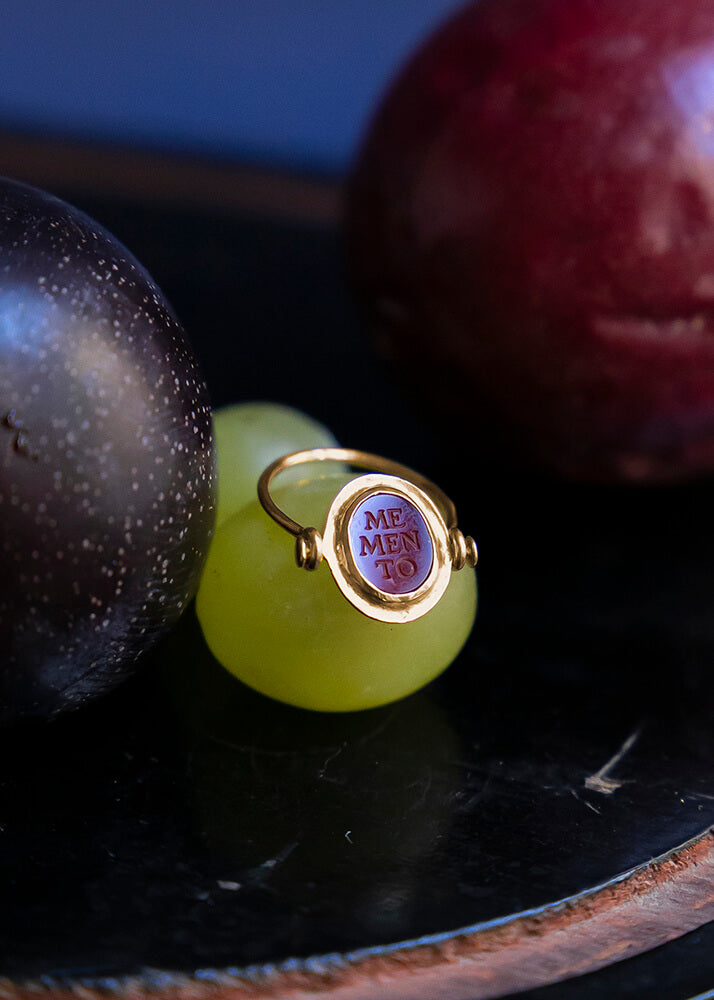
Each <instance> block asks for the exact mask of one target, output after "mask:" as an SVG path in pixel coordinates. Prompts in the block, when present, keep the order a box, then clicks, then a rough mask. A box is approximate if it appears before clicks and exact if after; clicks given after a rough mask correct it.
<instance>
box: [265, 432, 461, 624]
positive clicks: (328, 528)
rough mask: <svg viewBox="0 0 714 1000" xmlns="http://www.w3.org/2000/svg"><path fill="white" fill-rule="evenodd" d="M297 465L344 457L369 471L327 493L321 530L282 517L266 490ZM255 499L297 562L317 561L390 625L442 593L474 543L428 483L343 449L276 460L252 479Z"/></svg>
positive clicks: (351, 597) (358, 603)
mask: <svg viewBox="0 0 714 1000" xmlns="http://www.w3.org/2000/svg"><path fill="white" fill-rule="evenodd" d="M303 462H344V463H347V464H348V465H351V466H354V467H355V468H358V469H370V470H372V471H371V473H370V474H369V475H366V476H358V477H357V478H355V479H353V480H352V481H351V482H349V483H347V485H346V486H344V487H343V488H342V489H341V490H340V491H339V493H338V494H337V495H336V496H335V498H334V500H333V501H332V504H331V505H330V509H329V511H328V513H327V518H326V521H325V526H324V528H323V530H322V532H319V531H318V530H317V528H315V527H303V526H302V525H300V524H298V523H297V521H294V520H293V519H292V518H291V517H288V515H287V514H285V513H284V512H283V511H282V510H280V508H279V507H278V506H277V504H276V503H275V501H274V500H273V498H272V496H271V495H270V485H271V483H272V481H273V479H275V477H276V476H277V475H278V474H279V473H280V472H283V471H284V470H285V469H290V468H292V467H293V466H295V465H301V464H302V463H303ZM258 499H259V500H260V502H261V504H262V506H263V509H264V510H265V512H266V513H267V514H269V515H270V517H272V519H273V520H274V521H275V522H276V523H277V524H279V525H280V527H281V528H284V529H285V530H286V531H288V532H290V534H291V535H294V536H295V558H296V560H297V564H298V566H300V567H302V568H304V569H308V570H314V569H316V568H317V566H318V565H319V564H320V562H321V561H322V560H323V559H324V560H325V562H327V564H328V566H329V567H330V571H331V573H332V575H333V577H334V579H335V582H336V584H337V586H338V587H339V588H340V590H341V591H342V593H343V594H344V596H345V597H346V598H347V600H348V601H349V602H350V603H351V604H353V605H354V606H355V607H356V608H357V610H358V611H361V612H362V614H365V615H367V616H368V617H369V618H374V619H376V620H377V621H382V622H390V623H392V624H395V623H396V624H398V623H405V622H410V621H414V620H415V619H417V618H421V616H422V615H425V614H426V613H427V612H428V611H430V610H431V609H432V608H433V607H434V606H435V605H436V604H437V602H438V601H439V600H440V598H441V597H442V596H443V594H444V592H445V590H446V588H447V586H448V583H449V579H450V577H451V571H452V570H459V569H462V568H463V567H464V566H465V565H466V564H468V565H469V566H475V565H476V562H477V559H478V553H477V549H476V543H475V542H474V540H473V538H471V537H470V536H464V535H463V534H462V533H461V531H460V530H459V528H458V526H457V517H456V508H455V507H454V504H453V503H452V502H451V500H450V499H449V498H448V497H447V496H446V495H445V494H444V493H443V492H442V491H441V490H440V489H439V488H438V486H435V485H434V483H432V482H430V480H428V479H425V478H424V476H421V475H419V473H417V472H414V470H413V469H409V468H407V466H405V465H399V464H398V463H397V462H392V461H390V460H389V459H386V458H380V456H379V455H370V454H368V453H366V452H363V451H355V450H353V449H350V448H313V449H311V450H307V451H295V452H292V453H291V454H289V455H283V457H282V458H278V459H276V461H275V462H273V463H272V464H271V465H269V466H268V468H267V469H266V470H265V471H264V472H263V474H262V475H261V477H260V479H259V480H258Z"/></svg>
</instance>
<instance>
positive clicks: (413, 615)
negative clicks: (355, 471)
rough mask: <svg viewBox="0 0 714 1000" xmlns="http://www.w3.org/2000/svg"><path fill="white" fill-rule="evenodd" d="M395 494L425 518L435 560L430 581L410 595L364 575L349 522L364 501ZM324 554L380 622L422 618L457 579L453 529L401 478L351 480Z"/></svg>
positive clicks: (330, 516)
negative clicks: (392, 591)
mask: <svg viewBox="0 0 714 1000" xmlns="http://www.w3.org/2000/svg"><path fill="white" fill-rule="evenodd" d="M375 493H391V494H394V495H396V496H398V497H402V498H404V499H405V500H408V501H409V503H411V504H413V505H414V506H415V507H416V509H417V510H418V511H419V513H420V514H421V516H422V517H423V518H424V522H425V524H426V527H427V531H428V532H429V537H430V540H431V544H432V551H433V558H432V563H431V568H430V570H429V573H428V575H427V577H426V579H425V580H424V581H423V582H422V583H421V584H420V585H419V586H418V587H417V588H416V589H415V590H413V591H410V592H409V593H407V594H388V593H386V592H385V591H383V590H380V589H379V588H378V587H376V586H374V584H372V583H370V581H369V580H367V579H365V577H364V576H362V573H361V572H360V570H359V569H358V567H357V564H356V562H355V560H354V556H353V554H352V549H351V546H350V541H349V524H350V519H351V517H352V515H353V514H354V513H355V511H356V510H357V507H358V506H359V505H360V504H361V503H362V501H363V500H365V499H367V498H368V497H370V496H372V495H373V494H375ZM323 556H324V559H325V560H326V562H327V564H328V566H329V567H330V572H331V573H332V576H333V577H334V579H335V583H336V584H337V586H338V587H339V588H340V590H341V591H342V593H343V594H344V596H345V597H346V598H347V600H348V601H349V602H350V603H351V604H353V605H354V607H355V608H357V610H358V611H361V612H362V614H364V615H367V616H368V617H369V618H374V619H376V620H377V621H382V622H388V623H391V624H396V623H398V624H404V623H406V622H410V621H415V620H416V619H417V618H421V617H422V616H423V615H425V614H426V613H427V612H428V611H431V609H432V608H433V607H434V606H435V605H436V604H437V603H438V601H439V600H440V599H441V597H442V596H443V594H444V591H445V590H446V588H447V587H448V585H449V580H450V578H451V553H450V547H449V532H448V529H447V527H446V522H445V521H444V517H443V515H442V513H441V511H440V510H439V508H438V507H437V506H436V504H435V503H434V501H433V500H432V499H431V497H429V496H428V495H427V494H426V493H424V492H423V490H420V489H419V487H417V486H415V485H414V484H413V483H410V482H408V481H407V480H404V479H400V478H398V477H397V476H388V475H379V474H374V473H372V474H369V475H366V476H359V477H358V478H357V479H353V480H351V482H349V483H347V485H346V486H344V487H343V488H342V489H341V490H340V492H339V493H338V494H337V496H336V497H335V498H334V500H333V501H332V504H331V505H330V509H329V511H328V512H327V519H326V523H325V530H324V532H323Z"/></svg>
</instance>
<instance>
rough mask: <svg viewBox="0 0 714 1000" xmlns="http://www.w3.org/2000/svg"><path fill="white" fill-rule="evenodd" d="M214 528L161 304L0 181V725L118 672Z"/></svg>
mask: <svg viewBox="0 0 714 1000" xmlns="http://www.w3.org/2000/svg"><path fill="white" fill-rule="evenodd" d="M213 517H214V457H213V446H212V438H211V416H210V408H209V402H208V397H207V391H206V387H205V384H204V382H203V379H202V377H201V374H200V372H199V370H198V367H197V364H196V360H195V357H194V355H193V352H192V350H191V348H190V346H189V344H188V342H187V340H186V337H185V335H184V333H183V330H182V329H181V327H180V325H179V323H178V321H177V320H176V318H175V316H174V314H173V312H172V311H171V308H170V306H169V305H168V303H167V302H166V300H165V299H164V297H163V296H162V294H161V292H160V291H159V290H158V288H157V287H156V285H155V284H153V282H152V280H151V278H150V277H149V275H148V274H147V273H146V271H145V270H144V269H143V268H142V267H141V265H140V264H139V263H138V262H137V261H136V260H135V259H134V258H133V257H132V256H131V254H129V253H128V252H127V250H126V249H125V248H124V247H123V246H121V245H120V244H119V243H118V241H117V240H115V239H114V238H113V237H112V236H111V235H110V234H109V233H107V232H106V231H105V230H104V229H102V228H101V226H99V225H97V223H95V222H93V221H92V220H91V219H90V218H88V217H87V216H86V215H84V214H83V213H81V212H79V211H77V210H76V209H74V208H72V207H71V206H69V205H67V204H65V203H64V202H62V201H59V200H58V199H56V198H53V197H51V196H50V195H48V194H45V193H43V192H40V191H37V190H35V189H33V188H29V187H26V186H24V185H21V184H18V183H15V182H13V181H10V180H0V720H1V721H3V722H7V721H8V720H11V719H13V718H17V717H22V716H42V715H53V714H55V713H57V712H59V711H61V710H63V709H66V708H72V707H76V706H78V705H80V704H81V703H82V702H84V701H85V700H86V699H88V698H90V697H93V696H95V695H98V694H100V693H102V692H103V691H106V690H107V689H109V688H111V687H112V686H114V685H115V684H116V683H117V682H118V681H119V680H121V679H122V678H123V677H125V676H126V675H128V674H129V673H130V672H131V671H133V670H134V669H135V667H136V664H137V658H138V657H139V656H140V655H141V654H142V653H143V652H144V651H145V650H146V649H147V648H148V647H149V646H150V645H151V644H152V642H153V641H154V640H155V639H156V638H157V637H158V636H159V635H160V634H161V633H162V632H164V631H165V630H166V629H167V628H168V627H169V626H170V625H171V624H172V623H174V622H175V621H176V620H177V619H178V617H179V615H180V614H181V611H182V610H183V608H184V607H185V606H186V604H187V602H188V601H189V600H190V598H191V597H192V595H193V593H194V592H195V590H196V587H197V585H198V578H199V575H200V571H201V568H202V565H203V562H204V558H205V555H206V553H207V548H208V543H209V539H210V535H211V532H212V526H213Z"/></svg>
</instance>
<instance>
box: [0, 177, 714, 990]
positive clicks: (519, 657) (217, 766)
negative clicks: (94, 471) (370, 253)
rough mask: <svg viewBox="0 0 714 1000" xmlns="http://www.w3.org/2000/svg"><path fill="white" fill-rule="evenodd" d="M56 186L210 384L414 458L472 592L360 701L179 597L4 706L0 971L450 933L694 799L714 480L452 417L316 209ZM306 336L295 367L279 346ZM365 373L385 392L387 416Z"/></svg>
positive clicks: (561, 890)
mask: <svg viewBox="0 0 714 1000" xmlns="http://www.w3.org/2000/svg"><path fill="white" fill-rule="evenodd" d="M74 200H75V201H78V198H77V196H76V194H75V195H74ZM80 207H82V208H84V209H85V210H87V211H89V212H90V213H91V214H93V215H94V216H95V217H97V218H98V219H99V220H100V221H101V222H102V223H103V224H104V225H106V226H107V227H108V228H109V229H111V230H113V231H114V232H115V233H116V234H117V235H118V236H119V237H120V238H121V239H123V240H124V241H125V242H126V243H127V244H128V245H129V246H130V247H131V249H132V250H133V252H134V253H135V254H136V255H137V256H138V257H139V258H140V259H141V260H142V262H143V263H144V264H145V265H146V266H147V267H148V269H149V270H150V271H151V272H152V273H153V275H154V277H155V278H156V279H157V281H158V282H159V284H160V285H161V286H162V287H163V290H164V291H165V293H166V294H167V296H168V297H169V299H170V300H171V301H172V302H173V304H174V306H175V308H176V310H177V312H178V314H179V316H180V317H181V319H182V321H183V322H184V324H185V326H186V328H187V330H188V332H189V335H190V336H191V338H192V340H193V342H194V346H195V348H196V351H197V353H198V355H199V357H200V359H201V360H202V362H203V365H204V368H205V371H206V375H207V379H208V383H209V387H210V388H211V391H212V393H213V398H214V402H215V403H216V404H222V403H226V402H229V401H233V400H238V399H246V398H273V399H279V400H281V401H285V402H289V403H293V404H295V405H297V406H300V407H302V408H304V409H306V410H308V411H309V412H311V413H312V414H313V415H315V416H317V417H319V418H320V419H322V420H323V421H325V422H326V423H327V424H328V425H330V426H331V427H332V429H333V430H334V431H335V433H336V434H337V436H338V438H339V439H340V440H341V441H342V442H343V443H344V444H345V445H349V446H355V447H360V448H365V449H367V450H375V451H379V452H382V453H387V454H389V455H390V456H391V457H393V458H395V459H398V460H402V461H405V462H409V463H411V464H413V465H416V466H418V467H419V468H420V469H421V470H422V471H423V472H424V473H426V474H427V475H429V476H431V477H432V478H434V479H435V480H436V481H437V482H439V484H440V485H441V486H443V487H444V489H445V490H446V491H447V492H449V493H450V495H451V496H452V497H453V499H454V500H455V501H456V503H457V506H458V507H459V512H460V523H461V524H462V526H463V527H464V528H466V529H467V530H470V531H471V530H472V531H473V533H474V534H475V535H476V536H477V539H478V541H479V544H480V550H481V565H480V568H479V586H480V591H481V607H480V612H479V618H478V620H477V625H476V629H475V631H474V633H473V635H472V637H471V640H470V641H469V644H468V645H467V647H466V649H465V650H464V652H463V654H462V655H461V656H460V658H459V659H458V660H457V662H456V663H455V664H454V665H453V666H452V667H451V668H450V670H449V671H447V673H446V674H445V675H444V676H443V677H442V678H440V679H439V680H437V681H436V682H435V683H434V684H432V685H430V686H429V687H428V688H426V689H425V690H424V691H422V692H419V693H417V694H416V695H414V696H412V697H411V698H408V699H406V700H404V701H402V702H400V703H398V704H396V705H392V706H387V707H385V708H382V709H377V710H373V711H369V712H365V713H358V714H354V715H319V714H315V713H309V712H304V711H300V710H297V709H291V708H288V707H286V706H282V705H279V704H277V703H273V702H270V701H268V700H267V699H265V698H262V697H260V696H258V695H256V694H254V693H252V692H250V691H249V690H247V689H246V688H244V687H243V686H241V685H240V684H239V683H238V682H236V681H233V680H232V679H231V678H230V677H229V676H228V675H227V674H225V673H224V672H223V671H222V669H221V668H220V667H219V666H218V665H217V664H216V663H215V661H213V660H212V658H211V656H210V654H209V653H208V652H207V650H206V648H205V646H204V644H203V642H202V639H201V637H200V633H199V632H198V629H197V626H196V623H195V619H194V617H193V612H192V610H190V611H189V614H188V615H187V616H186V617H185V619H184V620H183V622H182V623H181V625H180V626H179V629H178V630H177V631H176V632H175V633H174V634H173V635H171V636H170V637H169V638H168V639H167V640H166V641H165V642H164V643H163V645H162V646H161V647H159V648H158V649H157V650H155V651H154V652H153V653H152V654H151V655H150V657H149V658H148V662H147V667H146V670H145V671H144V672H143V673H142V674H141V675H140V676H139V677H137V678H135V679H134V680H132V681H130V682H129V683H128V684H126V685H125V686H124V687H123V688H122V689H120V690H118V691H117V692H115V693H114V694H112V695H110V696H108V697H107V698H105V699H104V700H103V701H102V702H100V703H97V704H95V705H93V706H90V707H89V708H87V709H84V710H83V711H81V712H78V713H76V714H75V715H72V716H67V717H65V718H62V719H60V720H58V721H56V722H54V723H52V724H50V725H46V726H37V725H26V726H24V727H21V728H19V729H15V730H13V731H10V732H6V733H5V734H4V735H3V736H2V741H1V744H0V894H1V898H2V899H3V906H2V907H1V908H0V975H6V976H10V977H13V978H15V979H24V978H28V977H32V978H34V977H37V976H40V975H47V976H52V977H55V978H59V979H63V978H70V979H77V978H82V977H86V978H89V979H93V980H96V978H97V977H100V978H101V977H112V976H117V975H121V974H125V973H135V972H138V971H140V970H141V969H142V968H145V967H147V966H148V967H153V968H164V969H171V970H178V971H181V970H192V969H196V968H223V967H226V966H231V967H244V966H246V965H250V964H255V963H266V962H274V961H281V960H283V959H287V958H289V957H292V956H297V957H309V956H313V955H319V954H324V953H332V952H351V951H354V950H356V949H360V948H364V947H372V946H380V945H387V944H390V943H394V942H397V941H403V940H409V939H413V938H415V937H419V936H421V935H432V934H437V935H438V934H444V933H445V934H448V933H449V932H451V931H453V930H455V929H456V928H459V927H463V926H470V925H473V924H475V923H478V922H481V921H487V920H491V919H495V918H499V917H502V916H506V915H508V914H511V913H514V912H517V911H520V910H522V909H525V908H529V907H538V906H541V905H543V904H546V903H548V902H551V901H553V900H557V899H559V898H562V897H564V896H567V895H571V894H573V893H576V892H579V891H581V890H584V889H587V888H589V887H592V886H594V885H597V884H599V883H602V882H605V881H607V880H608V879H610V878H612V877H614V876H616V875H618V874H619V873H622V872H625V871H627V870H628V869H630V868H632V867H634V866H637V865H639V864H643V863H645V862H647V861H648V860H649V859H650V858H651V857H653V856H655V855H657V854H660V853H662V852H665V851H667V850H669V849H671V848H673V847H675V846H677V845H679V844H681V843H682V842H684V841H686V840H687V839H688V838H690V837H693V836H696V835H697V834H699V833H700V832H702V831H704V830H705V829H706V828H707V827H708V826H709V825H710V824H712V823H714V778H713V777H712V763H713V761H714V731H713V728H712V725H711V723H712V708H713V705H714V684H713V683H712V676H711V672H712V661H713V655H712V654H713V653H714V573H713V572H712V566H714V526H713V524H712V516H711V511H712V509H713V508H714V486H712V485H711V484H698V485H690V486H681V487H668V488H659V489H650V490H647V489H632V490H623V489H615V488H602V487H600V488H591V487H585V486H573V485H567V484H562V483H559V482H557V481H554V480H551V479H550V478H548V477H546V476H544V475H542V474H538V473H536V472H535V471H533V470H529V469H525V468H523V467H522V466H520V465H518V464H517V463H516V462H515V460H512V459H509V458H508V456H498V457H496V458H494V456H487V455H486V454H485V453H480V452H479V453H477V452H476V451H475V450H474V449H473V447H472V446H471V444H470V440H471V436H470V433H469V428H463V427H462V428H460V429H459V431H458V433H450V434H449V436H448V437H447V436H446V434H445V431H444V430H443V427H444V425H443V424H441V425H439V423H438V422H436V421H434V422H433V423H432V422H430V421H429V420H427V415H425V414H423V413H419V409H418V407H415V406H414V405H413V404H410V403H409V401H408V399H407V397H406V395H405V394H404V392H403V391H402V389H400V388H397V386H396V385H395V384H393V383H392V381H391V377H390V375H389V374H388V373H387V372H386V371H385V370H383V369H382V368H381V367H380V366H379V364H378V362H377V361H376V360H375V359H374V358H373V357H372V355H371V352H370V350H369V348H368V345H367V344H366V341H365V339H364V336H363V334H362V332H361V330H360V327H359V324H358V322H357V319H356V317H355V314H354V309H353V307H352V305H351V303H350V299H349V296H348V294H347V292H346V291H345V288H344V284H343V282H342V278H341V272H340V252H339V241H338V239H337V237H336V236H335V234H334V233H332V232H330V231H323V230H318V229H315V230H310V229H307V228H305V229H296V228H294V227H293V228H289V227H286V226H280V225H277V224H270V223H266V222H262V221H259V220H243V221H236V220H228V221H225V220H224V221H221V220H218V219H214V218H208V217H205V218H204V217H201V216H199V215H189V214H184V215H181V214H176V213H173V214H168V213H163V214H162V213H159V212H157V211H153V210H151V209H142V208H140V207H137V206H127V205H121V204H111V203H102V204H100V203H96V202H89V201H84V202H81V203H80ZM305 355H307V356H309V357H310V358H312V359H313V360H314V363H315V365H316V366H317V368H318V370H319V371H320V372H321V373H322V377H320V378H317V379H313V380H311V381H309V382H304V381H301V380H300V379H296V378H295V370H296V366H299V365H300V364H302V363H303V361H302V359H303V358H304V356H305ZM377 398H389V399H391V400H393V401H394V414H395V416H394V419H392V420H390V421H389V422H388V423H385V419H384V409H383V407H377V406H374V405H373V402H374V400H375V399H377ZM463 449H466V451H465V452H464V450H463ZM464 454H466V455H467V457H468V459H469V461H468V463H464V462H463V461H462V458H463V456H464ZM620 751H622V756H621V758H620V759H619V760H618V761H617V762H615V763H614V764H613V765H612V767H611V768H610V769H609V770H608V769H607V764H608V762H609V761H612V758H613V757H614V756H615V755H617V754H618V752H620ZM608 782H611V784H610V783H608ZM697 933H698V934H699V935H700V938H699V939H697V936H696V935H693V936H692V935H690V936H689V937H688V938H687V939H684V940H683V941H682V942H677V943H676V945H677V947H678V948H679V949H680V951H677V950H676V949H675V950H674V951H673V952H672V951H671V950H670V954H674V955H675V956H677V955H684V956H685V958H684V959H682V961H686V962H687V968H688V970H689V972H691V976H690V978H689V979H688V980H687V981H686V982H687V984H695V983H696V985H692V986H691V989H690V992H689V994H687V992H686V990H684V991H683V992H682V993H681V994H678V993H676V983H675V981H674V979H672V990H675V992H670V993H669V994H666V996H667V997H669V996H671V997H672V998H674V997H677V996H680V995H681V996H682V998H684V997H685V996H687V995H692V990H698V991H700V992H701V991H702V990H703V989H704V988H705V985H702V983H705V982H706V981H707V977H709V978H711V980H712V981H711V985H713V986H714V971H713V972H712V975H711V976H710V975H709V971H708V967H707V965H706V963H707V961H709V962H711V953H712V949H711V934H710V933H709V930H708V929H705V930H703V931H701V932H697ZM707 934H709V937H707ZM698 940H701V942H702V944H701V945H699V944H698V943H697V941H698ZM707 942H709V944H708V943H707ZM673 948H674V945H667V946H666V947H665V948H663V949H658V950H657V951H656V952H653V953H652V954H651V955H650V956H643V957H641V958H638V959H633V960H631V962H628V963H622V964H621V965H619V966H616V967H614V968H613V969H611V970H607V971H606V972H602V973H596V974H593V975H592V976H588V977H582V978H581V979H579V980H574V981H573V983H572V984H570V985H569V986H568V992H567V994H566V993H560V994H558V993H553V994H552V997H553V1000H556V997H557V998H558V1000H560V997H561V996H566V995H567V996H568V997H572V998H574V1000H577V998H579V997H582V998H590V997H600V996H602V997H613V996H618V995H621V996H623V997H626V996H629V995H638V994H637V993H636V992H630V993H628V992H627V991H626V990H627V989H629V988H630V987H629V986H628V985H627V984H628V983H635V981H638V982H640V984H641V985H642V984H644V985H642V989H643V990H644V988H645V985H646V980H647V976H648V975H650V973H649V972H648V971H647V970H648V969H649V970H652V969H658V968H660V969H661V968H665V969H669V968H671V964H668V962H669V959H668V958H667V957H666V955H667V949H673ZM687 948H689V951H686V950H684V949H687ZM659 955H664V956H665V957H664V958H662V959H660V958H659V957H658V956H659ZM658 961H661V962H662V963H663V964H662V965H661V966H657V965H656V963H657V962H658ZM672 961H678V959H676V957H675V959H673V960H672ZM633 963H635V964H633ZM636 963H640V964H639V966H637V965H636ZM648 963H654V964H649V965H648ZM633 968H634V969H635V971H634V973H632V974H631V973H630V972H628V969H629V970H632V969H633ZM638 968H639V970H640V971H639V972H638V971H637V970H638ZM643 970H644V971H643ZM697 970H698V973H699V978H697ZM630 975H631V978H630V979H628V978H627V977H628V976H630ZM661 975H662V973H661V972H654V973H652V977H654V978H653V982H656V981H657V977H659V976H661ZM632 977H634V978H632ZM638 977H639V979H638ZM682 982H684V981H682ZM548 989H554V990H557V989H560V987H549V988H548ZM631 989H632V990H635V987H634V986H632V987H631ZM618 990H620V992H619V993H618ZM598 991H599V992H598ZM541 994H542V997H543V1000H550V994H548V993H547V992H546V991H541V993H536V992H534V993H533V994H532V995H533V997H534V1000H535V997H536V996H538V997H539V998H540V996H541ZM375 995H376V994H375ZM641 995H643V996H645V995H646V994H645V993H644V992H643V993H642V994H641ZM654 995H655V994H654V993H652V996H654ZM661 996H662V997H663V998H664V997H665V994H664V993H663V994H661Z"/></svg>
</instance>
